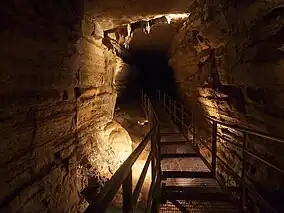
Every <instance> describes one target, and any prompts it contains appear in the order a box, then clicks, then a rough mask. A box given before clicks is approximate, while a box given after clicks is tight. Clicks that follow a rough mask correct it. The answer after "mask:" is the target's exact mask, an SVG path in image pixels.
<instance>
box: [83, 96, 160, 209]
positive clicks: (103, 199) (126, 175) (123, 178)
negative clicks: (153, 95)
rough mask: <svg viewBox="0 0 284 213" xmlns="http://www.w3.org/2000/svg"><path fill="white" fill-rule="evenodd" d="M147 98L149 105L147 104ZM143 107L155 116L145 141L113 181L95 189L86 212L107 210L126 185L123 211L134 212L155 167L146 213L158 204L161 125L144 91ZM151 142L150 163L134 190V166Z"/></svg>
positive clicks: (150, 115) (117, 172)
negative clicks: (154, 199)
mask: <svg viewBox="0 0 284 213" xmlns="http://www.w3.org/2000/svg"><path fill="white" fill-rule="evenodd" d="M145 100H146V102H147V105H145V104H144V101H145ZM142 103H143V104H142V107H143V109H144V110H145V113H146V115H147V116H148V117H149V118H151V129H150V131H149V132H148V133H147V135H146V136H145V137H144V139H143V140H142V141H141V143H140V144H139V145H138V146H137V147H136V149H135V150H134V151H133V152H132V153H131V154H130V156H129V157H128V158H127V159H126V160H125V161H124V162H123V164H122V165H121V166H120V167H119V168H118V170H117V171H116V172H115V174H114V175H113V176H112V177H111V179H110V180H109V181H107V183H106V184H105V185H104V187H103V188H102V189H101V191H100V192H99V193H98V194H97V193H96V192H93V193H92V195H91V196H90V200H91V201H92V202H91V203H90V205H89V206H88V208H87V209H86V211H85V213H94V212H98V213H104V212H105V211H106V210H107V208H108V206H109V205H110V203H111V202H112V200H113V198H114V197H115V195H116V194H117V192H118V190H119V188H120V187H121V186H122V193H123V194H122V195H123V205H122V208H123V213H130V212H132V210H133V208H136V207H137V201H138V197H139V195H140V193H141V190H142V186H143V183H144V181H145V178H146V174H147V171H148V168H149V166H150V162H151V166H152V182H151V186H150V192H149V195H148V201H147V207H146V211H145V212H146V213H149V212H150V211H151V209H152V208H155V207H154V204H155V203H154V202H153V193H154V190H153V189H154V187H155V185H156V184H157V180H158V178H157V177H158V175H159V174H160V171H159V170H160V167H159V166H158V165H160V162H159V151H158V143H157V137H158V134H159V126H158V125H157V123H155V122H156V120H155V119H152V118H153V117H154V118H155V115H154V110H153V108H152V104H151V102H150V99H149V97H148V96H147V95H145V94H143V96H142ZM149 141H151V151H150V153H149V155H148V158H147V160H146V163H145V165H144V167H143V170H142V172H141V174H140V177H139V179H138V182H137V184H136V187H135V189H134V192H133V193H132V167H133V165H134V163H135V162H136V161H137V159H138V158H139V156H140V155H141V153H142V152H143V151H144V150H145V148H146V146H147V144H148V143H149Z"/></svg>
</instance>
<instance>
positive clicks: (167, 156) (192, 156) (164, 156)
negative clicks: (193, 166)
mask: <svg viewBox="0 0 284 213" xmlns="http://www.w3.org/2000/svg"><path fill="white" fill-rule="evenodd" d="M194 157H198V154H197V153H181V154H161V158H194Z"/></svg>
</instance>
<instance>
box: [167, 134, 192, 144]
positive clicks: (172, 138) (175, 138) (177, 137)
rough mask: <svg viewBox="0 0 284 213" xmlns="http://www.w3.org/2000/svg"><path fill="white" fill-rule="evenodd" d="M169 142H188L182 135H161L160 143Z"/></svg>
mask: <svg viewBox="0 0 284 213" xmlns="http://www.w3.org/2000/svg"><path fill="white" fill-rule="evenodd" d="M171 141H180V142H182V141H185V142H186V141H188V140H187V139H186V138H185V137H184V135H182V134H166V135H161V142H162V143H165V142H171Z"/></svg>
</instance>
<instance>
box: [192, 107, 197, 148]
mask: <svg viewBox="0 0 284 213" xmlns="http://www.w3.org/2000/svg"><path fill="white" fill-rule="evenodd" d="M192 145H193V146H196V122H195V111H194V110H193V111H192Z"/></svg>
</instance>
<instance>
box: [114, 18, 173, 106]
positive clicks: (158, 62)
mask: <svg viewBox="0 0 284 213" xmlns="http://www.w3.org/2000/svg"><path fill="white" fill-rule="evenodd" d="M160 21H163V22H162V23H156V24H154V25H152V26H151V31H150V32H149V33H145V32H144V31H143V29H139V28H138V29H136V30H135V31H134V32H133V36H132V38H131V41H130V44H129V49H128V50H125V51H126V52H127V54H125V57H122V58H123V60H124V62H125V63H127V64H128V65H129V66H130V68H129V69H130V71H129V76H127V77H126V78H125V79H124V80H125V82H127V83H126V88H125V89H124V91H123V92H121V94H120V97H119V99H118V102H120V100H123V101H122V102H125V101H127V100H126V99H135V98H136V97H139V94H140V93H141V91H142V90H143V91H144V92H146V93H147V94H148V95H149V96H155V94H156V93H157V91H158V90H161V91H164V92H166V93H168V94H170V95H171V96H173V97H175V96H176V84H175V79H174V71H173V69H172V68H171V67H170V66H169V59H170V56H169V51H170V45H171V42H172V39H173V36H174V34H175V33H176V30H177V28H176V27H174V26H172V25H170V24H168V23H164V22H165V20H163V19H162V20H160ZM156 22H157V21H156ZM132 69H133V71H131V70H132ZM134 69H135V70H134ZM138 101H140V100H138Z"/></svg>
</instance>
